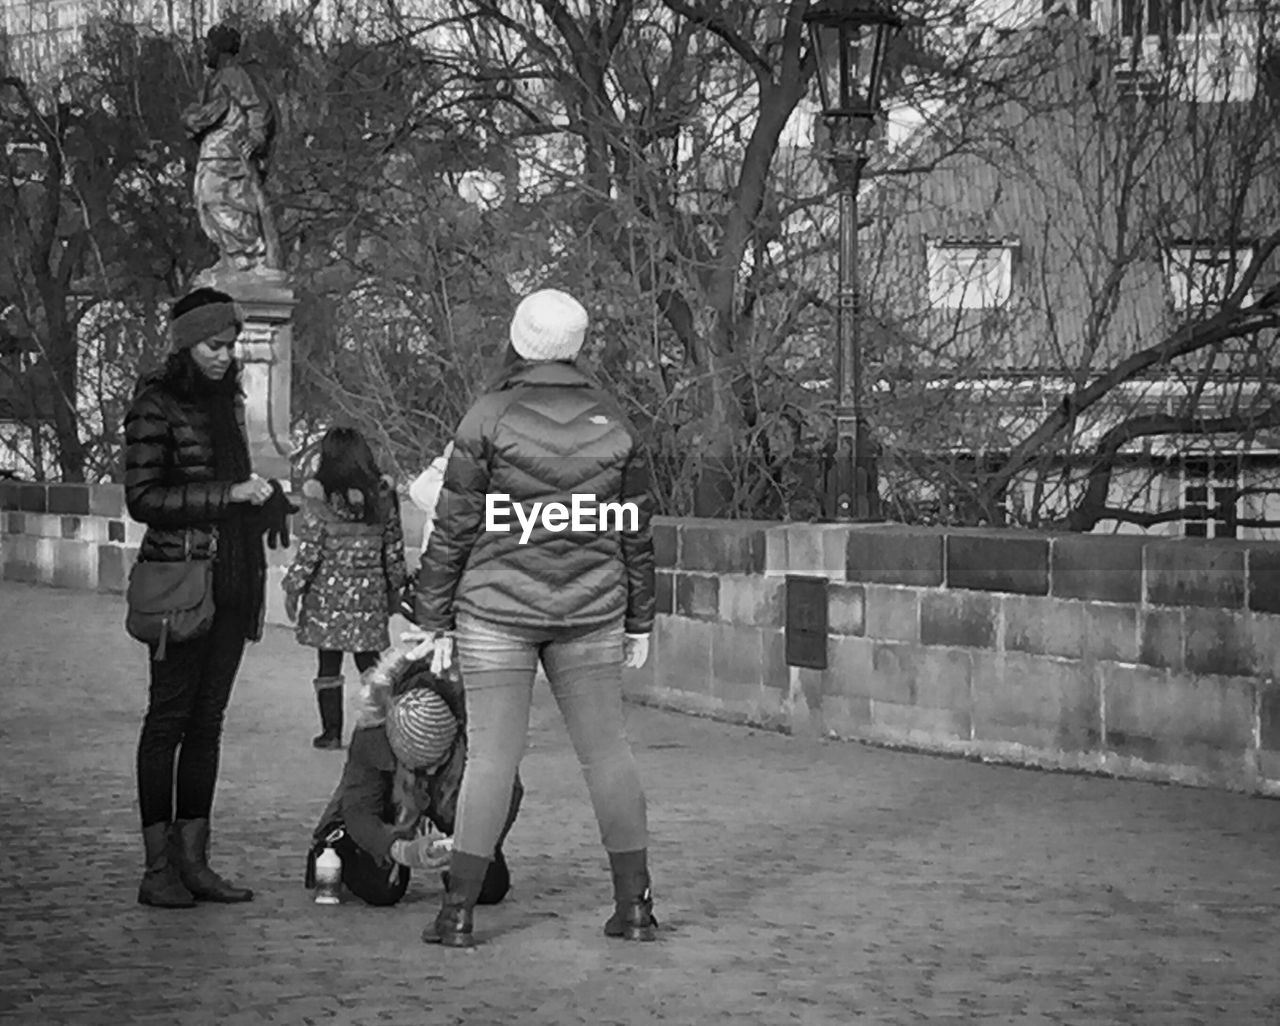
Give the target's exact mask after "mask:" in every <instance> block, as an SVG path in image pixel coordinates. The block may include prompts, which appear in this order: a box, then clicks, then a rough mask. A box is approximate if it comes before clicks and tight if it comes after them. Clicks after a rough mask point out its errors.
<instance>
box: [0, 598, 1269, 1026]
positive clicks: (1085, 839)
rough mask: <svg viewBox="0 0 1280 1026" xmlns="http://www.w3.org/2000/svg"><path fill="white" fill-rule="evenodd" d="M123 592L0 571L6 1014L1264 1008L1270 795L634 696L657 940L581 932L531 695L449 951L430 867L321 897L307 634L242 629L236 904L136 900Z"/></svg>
mask: <svg viewBox="0 0 1280 1026" xmlns="http://www.w3.org/2000/svg"><path fill="white" fill-rule="evenodd" d="M121 615H122V607H121V600H119V599H118V598H114V597H108V596H99V595H91V594H83V593H75V592H67V591H55V590H51V589H42V588H36V587H29V586H24V585H15V584H0V625H3V626H0V632H2V636H3V639H4V644H3V646H2V651H0V681H3V682H4V688H5V702H4V714H3V716H2V717H0V781H2V785H0V812H2V814H3V820H2V822H3V824H4V837H3V841H2V842H0V916H2V918H0V924H2V927H0V1021H3V1022H4V1023H10V1022H12V1023H31V1024H33V1026H34V1024H44V1023H62V1022H66V1023H84V1024H94V1026H103V1024H107V1026H112V1024H117V1023H118V1024H137V1026H142V1024H151V1023H181V1024H184V1026H186V1024H197V1026H198V1024H204V1023H219V1024H225V1026H239V1024H250V1023H253V1024H257V1023H282V1024H290V1026H292V1024H307V1023H351V1024H374V1023H402V1024H407V1026H418V1024H422V1023H428V1022H429V1023H443V1024H448V1023H476V1024H498V1023H521V1024H548V1026H551V1024H556V1026H558V1024H572V1023H586V1024H591V1026H598V1024H615V1023H687V1024H690V1026H692V1024H699V1026H701V1024H712V1023H734V1024H769V1026H773V1024H779V1023H832V1024H835V1023H839V1024H841V1026H845V1024H852V1023H895V1024H896V1023H962V1022H963V1023H968V1022H1003V1023H1017V1024H1036V1023H1150V1024H1159V1026H1170V1024H1175V1023H1215V1024H1216V1023H1222V1024H1230V1026H1238V1024H1249V1023H1260V1024H1261V1023H1265V1024H1274V1023H1277V1022H1280V981H1278V980H1277V969H1276V962H1277V954H1278V951H1280V946H1278V945H1277V938H1278V937H1280V888H1278V887H1277V881H1278V879H1280V861H1278V860H1277V843H1278V842H1280V803H1277V802H1273V801H1267V800H1264V799H1250V798H1245V797H1237V796H1233V795H1226V794H1221V793H1215V792H1209V791H1195V790H1187V789H1180V788H1176V787H1163V786H1156V785H1151V784H1144V783H1127V782H1119V781H1110V780H1103V779H1096V778H1089V777H1082V776H1067V775H1054V774H1045V773H1037V772H1030V771H1024V770H1018V769H1009V768H1000V767H994V766H986V765H981V764H975V763H969V762H964V761H957V760H950V759H942V758H936V757H931V756H921V755H910V754H905V753H898V752H889V751H883V750H878V749H872V748H867V747H863V746H860V745H856V744H849V743H839V742H821V741H812V740H804V739H799V738H786V737H782V736H778V735H773V734H768V733H763V732H759V731H753V730H750V729H747V728H743V727H736V726H729V725H725V724H718V723H714V722H711V721H707V720H700V719H695V718H687V717H683V716H679V715H675V714H670V713H665V712H661V711H657V710H653V709H647V708H639V707H631V708H630V709H629V724H630V731H631V734H632V737H633V740H634V743H635V747H636V751H637V755H638V758H639V760H640V764H641V770H642V772H643V776H644V780H645V784H646V788H647V791H648V795H649V803H650V804H649V807H650V812H651V819H652V825H653V834H654V843H653V852H652V863H653V867H654V870H655V891H656V898H657V902H658V915H659V918H660V919H661V922H662V926H663V930H662V939H661V942H660V943H657V944H648V945H644V944H625V943H620V942H614V941H606V940H605V938H603V937H602V936H601V933H600V926H601V923H602V921H603V919H604V917H605V915H606V913H607V911H608V903H609V883H608V876H607V870H606V863H605V860H604V856H603V853H602V852H601V850H600V848H599V846H598V838H597V835H596V833H595V828H594V823H593V820H592V818H591V813H590V808H589V804H588V801H587V798H586V790H585V787H584V785H583V783H582V780H581V777H580V775H579V773H578V769H577V765H576V762H575V761H574V758H573V755H572V752H571V751H570V749H569V745H568V741H567V738H566V735H565V732H564V729H563V727H562V726H561V724H560V720H559V717H558V714H557V712H556V710H555V707H554V705H553V703H551V701H550V700H549V697H548V695H547V694H546V689H545V687H542V688H540V689H539V690H540V694H539V699H538V701H537V703H536V705H535V709H534V721H533V728H532V734H531V744H530V749H529V753H528V755H527V757H526V759H525V763H524V771H525V780H526V784H527V786H528V788H529V794H528V796H527V798H526V804H525V808H524V811H523V812H522V814H521V818H520V820H519V822H518V823H517V825H516V827H515V829H514V831H513V833H512V837H511V839H510V842H509V845H508V851H509V857H510V860H511V866H512V873H513V877H514V881H515V885H514V889H513V892H512V894H511V896H510V897H509V898H508V900H507V902H506V903H504V904H503V905H501V906H498V907H496V908H484V909H480V910H479V911H478V914H477V931H478V934H479V936H480V938H481V940H482V941H483V942H484V943H483V946H481V947H480V948H478V949H476V950H475V951H474V952H458V951H446V950H441V949H439V948H434V947H428V946H426V945H423V944H422V943H421V942H420V941H419V939H418V933H419V930H420V929H421V927H422V925H423V924H424V923H425V922H426V920H427V918H428V917H429V916H430V915H432V914H433V913H434V909H435V906H436V902H437V900H438V888H437V884H436V883H435V880H434V879H430V880H428V879H425V878H422V877H419V878H417V879H415V881H414V882H413V884H412V885H411V887H410V892H409V895H408V896H407V897H406V900H405V902H404V903H403V904H402V905H401V906H400V907H398V908H394V909H372V908H367V907H363V906H361V905H358V904H344V905H343V906H340V907H337V908H334V907H324V906H317V905H315V904H314V903H312V901H311V900H310V895H309V894H308V893H307V892H306V891H304V890H303V888H302V885H301V872H302V858H301V851H302V849H303V845H304V842H305V838H306V835H307V833H308V831H309V829H310V827H311V825H312V823H313V821H314V819H315V817H316V816H317V815H318V813H319V811H320V809H321V806H322V805H323V803H324V801H325V799H326V797H327V796H328V794H329V792H330V789H331V788H332V786H333V784H334V782H335V780H336V779H337V775H338V773H339V770H340V767H341V762H342V758H343V757H342V755H341V754H340V753H334V752H317V751H314V750H313V749H312V748H311V747H310V738H311V736H312V735H313V734H314V733H315V728H316V723H315V720H316V716H315V713H314V711H313V708H312V694H311V687H310V683H309V682H310V679H311V676H312V666H311V661H310V655H311V654H310V652H309V651H308V650H304V649H301V648H299V647H298V646H297V645H296V644H295V643H294V641H293V639H292V637H291V636H290V635H289V634H288V633H287V632H285V631H283V630H280V629H269V632H268V637H267V638H266V640H265V641H264V642H263V643H262V644H260V645H257V646H255V647H253V648H251V649H250V650H249V653H248V655H247V658H246V663H245V668H244V671H243V673H242V675H241V678H240V681H239V683H238V684H237V688H236V692H235V694H234V696H233V699H232V705H231V709H230V712H229V714H228V721H227V742H226V746H225V749H224V755H223V768H222V778H223V783H222V786H221V788H220V791H219V796H218V803H217V808H216V809H215V828H216V834H215V842H214V856H215V858H214V862H215V865H217V866H218V867H220V868H221V869H223V871H224V872H227V873H228V875H230V876H232V877H234V878H236V879H240V880H244V881H246V882H249V883H251V884H252V885H253V886H254V887H255V888H256V889H257V892H258V897H257V900H255V901H254V902H253V903H252V904H250V905H247V906H232V907H213V906H209V907H200V908H196V909H192V910H182V911H159V910H151V909H146V908H143V907H141V906H139V905H137V904H136V903H135V900H134V899H135V894H136V886H137V880H138V875H139V872H140V853H139V841H138V838H137V830H136V825H135V824H136V812H135V805H134V785H133V756H134V744H135V740H136V731H137V727H138V723H139V719H140V716H141V713H142V710H143V706H144V686H143V676H142V674H143V668H144V667H143V660H142V650H141V648H140V646H137V645H136V644H134V643H133V642H131V641H129V640H128V639H127V638H126V637H125V636H124V634H123V631H122V629H121V627H120V624H121Z"/></svg>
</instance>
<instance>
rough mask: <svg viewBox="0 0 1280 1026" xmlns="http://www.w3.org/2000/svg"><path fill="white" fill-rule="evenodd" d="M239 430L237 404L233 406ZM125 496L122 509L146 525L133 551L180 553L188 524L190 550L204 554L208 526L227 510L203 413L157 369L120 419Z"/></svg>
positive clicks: (152, 555)
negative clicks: (168, 384) (162, 378)
mask: <svg viewBox="0 0 1280 1026" xmlns="http://www.w3.org/2000/svg"><path fill="white" fill-rule="evenodd" d="M237 413H238V414H239V415H240V417H241V421H242V422H241V429H242V430H243V413H244V411H243V405H242V404H241V405H239V406H238V407H237ZM124 437H125V471H124V497H125V504H126V506H127V507H128V509H129V516H131V517H133V519H134V520H137V521H138V522H139V523H143V524H146V525H147V532H146V534H145V535H144V536H143V539H142V545H141V547H140V548H139V550H138V558H139V559H144V560H160V561H168V560H179V559H183V558H184V555H183V553H184V545H185V544H186V543H187V538H188V530H190V544H191V554H192V555H193V556H194V557H196V558H205V557H207V556H208V553H209V543H210V540H211V538H212V534H213V527H214V525H215V524H217V522H218V521H219V520H222V519H224V518H226V517H228V516H229V515H230V510H231V482H229V481H217V480H215V479H214V478H215V472H214V463H213V437H212V434H211V432H210V427H209V415H208V413H207V412H206V410H205V407H204V406H203V405H202V404H200V403H199V402H196V401H188V400H186V399H183V398H179V397H178V396H177V395H175V394H174V393H173V392H171V391H170V390H168V389H167V388H165V387H164V386H163V385H162V384H161V382H160V379H159V376H158V375H156V376H153V377H150V378H146V379H144V380H143V381H142V382H140V383H139V387H138V392H137V394H136V396H135V398H134V401H133V405H132V407H130V409H129V412H128V414H127V415H126V416H125V420H124Z"/></svg>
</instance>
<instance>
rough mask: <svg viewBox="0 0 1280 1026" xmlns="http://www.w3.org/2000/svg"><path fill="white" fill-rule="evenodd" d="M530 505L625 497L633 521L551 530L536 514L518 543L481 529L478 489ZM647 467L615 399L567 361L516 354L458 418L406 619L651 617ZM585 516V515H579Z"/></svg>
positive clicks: (519, 621)
mask: <svg viewBox="0 0 1280 1026" xmlns="http://www.w3.org/2000/svg"><path fill="white" fill-rule="evenodd" d="M491 494H492V495H498V494H505V495H507V496H508V497H509V498H508V499H507V500H504V501H509V502H510V503H519V504H521V505H522V506H523V507H524V509H525V510H526V511H527V512H532V504H533V503H534V502H542V503H553V502H558V503H562V504H564V505H565V506H566V507H571V506H572V503H573V497H574V495H578V496H584V497H585V496H591V497H594V499H595V500H596V502H598V503H605V502H610V503H618V502H629V503H634V504H635V508H636V510H637V513H638V516H637V517H636V522H635V523H634V524H631V523H628V522H627V520H626V518H625V517H623V518H622V521H623V522H622V524H621V525H619V524H618V523H617V519H618V518H611V521H610V523H609V525H608V526H609V528H610V529H609V530H601V531H588V530H579V531H574V530H572V529H571V527H572V525H571V524H569V525H566V526H565V529H563V530H559V531H556V530H552V529H551V528H549V527H547V526H546V525H545V524H544V523H543V521H542V520H541V518H539V519H538V520H537V522H536V523H535V524H534V526H533V527H532V529H531V531H530V532H529V534H528V537H527V539H526V540H525V541H523V542H522V540H521V538H522V532H523V528H522V527H521V524H520V522H519V521H518V520H517V519H516V518H515V515H514V513H513V514H511V515H510V517H509V518H504V520H509V523H510V526H511V530H509V531H506V532H503V531H496V530H495V531H491V530H487V529H486V499H487V497H488V496H489V495H491ZM652 512H653V499H652V496H651V495H650V492H649V477H648V469H647V467H646V465H645V462H644V458H643V454H642V453H641V452H640V450H639V444H638V440H637V437H636V433H635V430H634V429H633V428H632V426H631V424H630V423H629V422H628V421H627V418H626V416H625V415H624V414H623V412H622V410H621V408H620V407H619V406H618V404H617V403H616V402H615V401H614V400H613V399H612V397H610V396H609V395H608V394H607V393H605V392H604V391H603V390H602V389H601V388H600V387H599V386H598V385H597V384H596V383H595V382H594V381H592V380H591V379H590V378H589V377H588V376H587V375H586V374H585V373H583V372H582V371H580V370H578V369H577V368H576V367H574V366H573V365H572V364H567V363H527V364H524V363H522V364H517V365H516V366H515V367H514V368H513V369H512V371H511V372H510V373H509V374H508V375H507V376H506V377H505V379H504V380H503V381H501V382H500V383H499V385H498V386H497V387H496V388H495V389H494V390H493V391H491V392H489V393H488V394H487V395H484V396H482V397H481V398H480V399H479V400H477V402H476V403H475V405H474V406H473V407H472V408H471V410H470V411H469V412H468V413H467V415H466V416H465V417H464V418H463V420H462V423H461V425H459V427H458V433H457V437H456V439H455V440H454V452H453V456H452V457H450V459H449V466H448V469H447V470H446V472H445V478H444V487H443V489H442V490H441V493H440V502H439V505H438V507H437V509H436V518H435V530H434V531H433V532H432V534H431V541H430V544H429V545H428V546H427V551H426V552H424V553H423V555H422V570H421V572H420V573H419V574H418V595H417V618H418V622H419V624H421V626H422V627H423V628H424V629H426V630H450V629H452V627H453V623H454V615H455V614H456V613H457V612H458V611H464V612H467V613H469V614H471V615H473V616H476V617H479V618H480V619H483V620H488V621H491V622H494V623H499V624H506V625H512V626H526V627H591V626H604V625H605V624H608V623H610V622H613V621H615V620H617V619H619V618H624V617H625V620H624V626H625V629H626V631H627V632H628V633H631V634H645V633H648V632H649V630H651V629H652V626H653V608H654V570H653V536H652V533H651V529H650V523H649V522H650V517H651V516H652ZM585 519H587V518H586V517H585V516H584V520H585Z"/></svg>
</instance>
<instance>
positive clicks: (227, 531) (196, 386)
mask: <svg viewBox="0 0 1280 1026" xmlns="http://www.w3.org/2000/svg"><path fill="white" fill-rule="evenodd" d="M237 377H238V376H237V375H236V374H235V372H234V370H229V371H228V372H227V374H226V375H225V376H224V377H223V378H222V380H221V381H213V380H211V379H209V378H206V377H205V376H204V375H203V374H200V373H197V374H196V376H195V382H194V383H193V387H192V391H193V392H194V394H195V396H194V397H195V398H196V400H197V402H199V403H201V404H202V405H203V406H204V408H205V413H206V414H207V416H208V418H209V432H210V434H211V436H212V441H213V469H214V476H215V478H216V479H217V480H219V481H245V480H247V479H248V478H249V475H250V474H251V473H252V472H253V467H252V465H251V464H250V462H249V446H248V444H247V443H246V441H245V437H244V432H243V431H241V429H240V421H239V418H238V417H237V416H236V395H237V392H238V389H239V382H238V380H237ZM248 513H249V507H248V506H246V505H244V504H243V503H235V504H233V505H231V506H230V507H229V512H228V515H227V517H226V518H225V519H224V520H223V521H222V523H221V524H220V525H219V528H218V555H217V557H216V559H215V560H214V564H213V600H214V604H215V605H216V606H217V608H218V611H219V613H220V614H222V615H230V616H233V617H235V619H236V622H237V625H238V627H239V629H240V630H241V631H243V633H244V636H245V638H247V639H248V640H250V641H257V640H258V639H259V638H260V637H261V636H262V623H261V620H262V603H263V597H264V592H265V590H266V566H267V557H266V553H265V551H264V550H263V547H262V529H261V525H259V524H257V523H255V522H254V520H253V518H252V517H250V516H249V515H248Z"/></svg>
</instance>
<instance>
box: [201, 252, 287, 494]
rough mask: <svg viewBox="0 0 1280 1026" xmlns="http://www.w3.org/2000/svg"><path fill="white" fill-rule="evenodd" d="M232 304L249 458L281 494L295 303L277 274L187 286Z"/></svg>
mask: <svg viewBox="0 0 1280 1026" xmlns="http://www.w3.org/2000/svg"><path fill="white" fill-rule="evenodd" d="M192 284H193V285H195V286H208V287H210V288H215V289H220V290H221V291H223V292H225V293H227V294H228V295H230V296H231V297H232V298H234V299H235V301H236V305H237V306H239V308H240V313H241V316H243V317H244V328H243V330H242V331H241V332H240V340H239V343H238V344H237V346H236V358H237V359H238V360H239V361H240V363H241V366H242V367H243V376H242V378H241V380H242V383H243V386H244V391H245V428H246V431H247V434H248V436H249V458H250V459H251V460H252V461H253V469H254V470H255V471H257V473H259V474H261V475H262V476H263V477H274V478H276V479H277V480H278V481H279V482H280V483H281V484H282V485H283V486H284V487H285V488H286V489H288V488H289V481H290V476H291V474H292V462H291V460H290V458H289V457H290V454H291V453H292V452H293V442H292V439H291V437H290V430H289V429H290V425H291V423H292V421H291V419H290V408H289V393H290V375H291V373H292V369H293V308H294V307H295V306H296V305H297V297H296V296H295V295H294V292H293V288H292V286H291V285H290V284H289V278H288V275H286V274H285V273H284V272H283V271H271V270H265V269H259V270H254V271H231V270H225V269H222V268H211V269H210V270H208V271H204V272H202V273H201V274H200V275H198V276H197V277H196V278H195V279H194V280H193V282H192Z"/></svg>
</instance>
